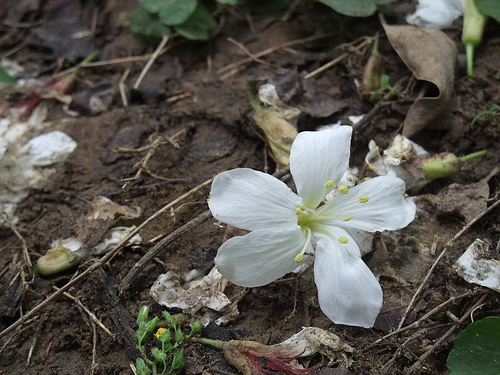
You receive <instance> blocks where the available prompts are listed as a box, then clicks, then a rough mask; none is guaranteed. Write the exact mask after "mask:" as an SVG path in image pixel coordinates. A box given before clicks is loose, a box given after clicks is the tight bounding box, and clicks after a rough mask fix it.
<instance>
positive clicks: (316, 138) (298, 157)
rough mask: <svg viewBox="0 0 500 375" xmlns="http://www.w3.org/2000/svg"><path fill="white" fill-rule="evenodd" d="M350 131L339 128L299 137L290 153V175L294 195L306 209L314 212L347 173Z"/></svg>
mask: <svg viewBox="0 0 500 375" xmlns="http://www.w3.org/2000/svg"><path fill="white" fill-rule="evenodd" d="M351 134H352V128H351V127H350V126H340V127H338V128H336V129H331V130H325V131H322V132H302V133H299V135H298V136H297V138H296V139H295V142H294V143H293V145H292V151H291V153H290V172H291V174H292V176H293V180H294V181H295V185H296V186H297V193H298V194H299V196H300V197H302V200H303V203H304V204H305V205H306V206H307V207H309V208H313V209H314V208H316V207H318V205H319V204H320V203H321V202H322V201H323V200H324V199H325V197H326V195H327V194H328V193H329V192H330V191H331V190H332V188H328V187H326V186H325V184H327V183H328V182H329V181H332V182H333V184H338V183H339V181H340V180H341V179H342V177H343V176H344V173H345V172H346V171H347V167H348V164H349V154H350V145H351Z"/></svg>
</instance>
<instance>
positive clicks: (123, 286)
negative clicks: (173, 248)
mask: <svg viewBox="0 0 500 375" xmlns="http://www.w3.org/2000/svg"><path fill="white" fill-rule="evenodd" d="M211 216H212V213H211V212H210V210H207V211H205V212H203V213H202V214H201V215H198V216H197V217H196V218H194V219H193V220H191V221H188V222H187V223H186V224H184V225H183V226H182V227H180V228H178V229H176V230H175V231H173V232H172V233H170V234H169V235H168V236H167V237H165V238H163V239H162V240H161V241H160V242H158V243H157V244H156V245H155V246H153V247H152V248H151V249H149V250H148V252H147V253H146V254H144V255H143V256H142V258H141V259H139V261H138V262H137V263H136V264H134V266H133V267H132V268H131V269H130V271H129V272H128V274H127V275H126V276H125V277H124V278H123V280H122V282H121V283H120V286H119V288H118V289H119V291H120V293H123V292H124V291H125V290H127V289H128V288H129V286H130V283H131V282H132V280H133V279H134V277H135V276H136V275H137V274H138V273H139V272H140V271H141V270H142V269H143V268H144V266H146V264H147V263H148V262H149V261H150V260H151V259H153V258H154V257H156V256H157V255H158V254H159V253H161V252H162V251H163V250H164V249H165V248H166V247H167V246H169V245H170V244H171V243H172V242H173V241H175V240H176V239H177V238H179V237H180V236H182V235H183V234H184V233H186V232H187V231H189V230H191V229H192V228H194V227H196V226H198V225H200V224H201V223H203V222H204V221H205V220H207V219H208V218H210V217H211Z"/></svg>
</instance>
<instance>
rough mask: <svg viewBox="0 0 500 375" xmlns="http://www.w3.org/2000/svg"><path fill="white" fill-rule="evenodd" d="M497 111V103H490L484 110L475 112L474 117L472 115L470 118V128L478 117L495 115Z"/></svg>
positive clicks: (498, 107) (499, 107) (498, 109)
mask: <svg viewBox="0 0 500 375" xmlns="http://www.w3.org/2000/svg"><path fill="white" fill-rule="evenodd" d="M499 111H500V106H499V105H497V104H492V105H490V106H489V107H488V108H487V109H486V110H483V111H479V112H478V113H477V115H476V117H474V118H473V119H472V122H471V123H470V128H471V129H472V128H474V124H475V123H476V121H477V120H479V119H480V118H482V117H485V116H490V117H493V116H496V115H497V114H498V113H499Z"/></svg>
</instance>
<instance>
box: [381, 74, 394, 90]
mask: <svg viewBox="0 0 500 375" xmlns="http://www.w3.org/2000/svg"><path fill="white" fill-rule="evenodd" d="M380 88H382V89H384V90H390V88H391V85H390V83H389V76H388V75H387V74H382V76H381V77H380Z"/></svg>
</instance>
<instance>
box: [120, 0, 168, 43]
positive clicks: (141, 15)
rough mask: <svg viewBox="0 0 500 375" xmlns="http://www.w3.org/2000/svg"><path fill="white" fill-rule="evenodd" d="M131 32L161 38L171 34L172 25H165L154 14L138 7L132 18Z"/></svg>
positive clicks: (149, 37)
mask: <svg viewBox="0 0 500 375" xmlns="http://www.w3.org/2000/svg"><path fill="white" fill-rule="evenodd" d="M130 32H131V33H132V34H134V35H137V36H140V37H145V38H147V39H161V38H163V36H164V35H169V34H170V27H168V26H165V25H163V24H162V23H161V22H160V20H159V19H158V17H157V16H155V15H154V14H151V13H148V12H147V11H146V10H144V9H143V8H138V9H137V10H136V11H135V12H134V14H132V18H131V19H130Z"/></svg>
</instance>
